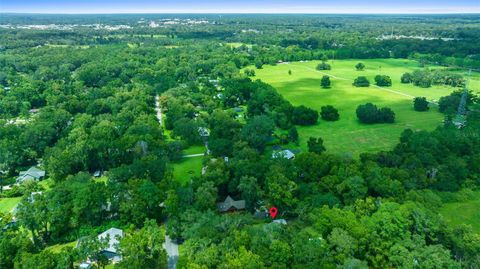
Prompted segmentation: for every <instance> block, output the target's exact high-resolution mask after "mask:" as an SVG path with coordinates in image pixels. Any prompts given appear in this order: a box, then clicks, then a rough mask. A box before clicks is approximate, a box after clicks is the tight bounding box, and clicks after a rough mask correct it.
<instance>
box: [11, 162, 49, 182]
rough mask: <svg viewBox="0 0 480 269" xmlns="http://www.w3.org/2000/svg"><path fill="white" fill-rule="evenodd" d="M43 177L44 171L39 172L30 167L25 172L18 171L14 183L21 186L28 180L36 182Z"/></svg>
mask: <svg viewBox="0 0 480 269" xmlns="http://www.w3.org/2000/svg"><path fill="white" fill-rule="evenodd" d="M44 177H45V171H43V170H40V169H38V168H36V167H33V166H32V167H30V169H28V170H27V171H20V173H19V175H18V177H17V179H16V180H15V182H16V183H17V184H21V183H23V182H25V181H28V180H33V181H38V180H41V179H43V178H44Z"/></svg>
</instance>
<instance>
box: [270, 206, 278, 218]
mask: <svg viewBox="0 0 480 269" xmlns="http://www.w3.org/2000/svg"><path fill="white" fill-rule="evenodd" d="M277 213H278V209H277V208H276V207H272V208H270V217H272V219H274V218H275V217H276V216H277Z"/></svg>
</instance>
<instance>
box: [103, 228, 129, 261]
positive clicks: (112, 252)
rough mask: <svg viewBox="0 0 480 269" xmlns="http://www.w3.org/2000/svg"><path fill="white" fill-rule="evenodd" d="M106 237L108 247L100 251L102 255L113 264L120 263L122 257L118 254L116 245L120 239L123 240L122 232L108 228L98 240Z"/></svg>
mask: <svg viewBox="0 0 480 269" xmlns="http://www.w3.org/2000/svg"><path fill="white" fill-rule="evenodd" d="M107 237H108V240H109V241H108V245H107V247H106V248H105V249H103V250H102V254H103V255H105V256H106V257H107V258H108V259H109V260H111V261H112V262H114V263H116V262H119V261H121V260H122V256H121V255H120V253H119V252H118V244H119V243H120V239H122V238H123V230H120V229H117V228H110V229H108V230H106V231H105V232H103V233H101V234H99V235H98V239H99V240H103V239H104V238H107Z"/></svg>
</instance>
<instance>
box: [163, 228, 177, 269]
mask: <svg viewBox="0 0 480 269" xmlns="http://www.w3.org/2000/svg"><path fill="white" fill-rule="evenodd" d="M163 248H164V249H165V250H166V251H167V256H168V269H175V268H176V267H177V261H178V256H179V255H180V254H179V252H178V245H177V244H176V243H174V242H173V241H172V240H171V239H170V237H169V236H168V235H165V243H164V244H163Z"/></svg>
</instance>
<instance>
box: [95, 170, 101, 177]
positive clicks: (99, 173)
mask: <svg viewBox="0 0 480 269" xmlns="http://www.w3.org/2000/svg"><path fill="white" fill-rule="evenodd" d="M101 176H102V171H100V170H97V171H95V172H94V173H93V177H101Z"/></svg>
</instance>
